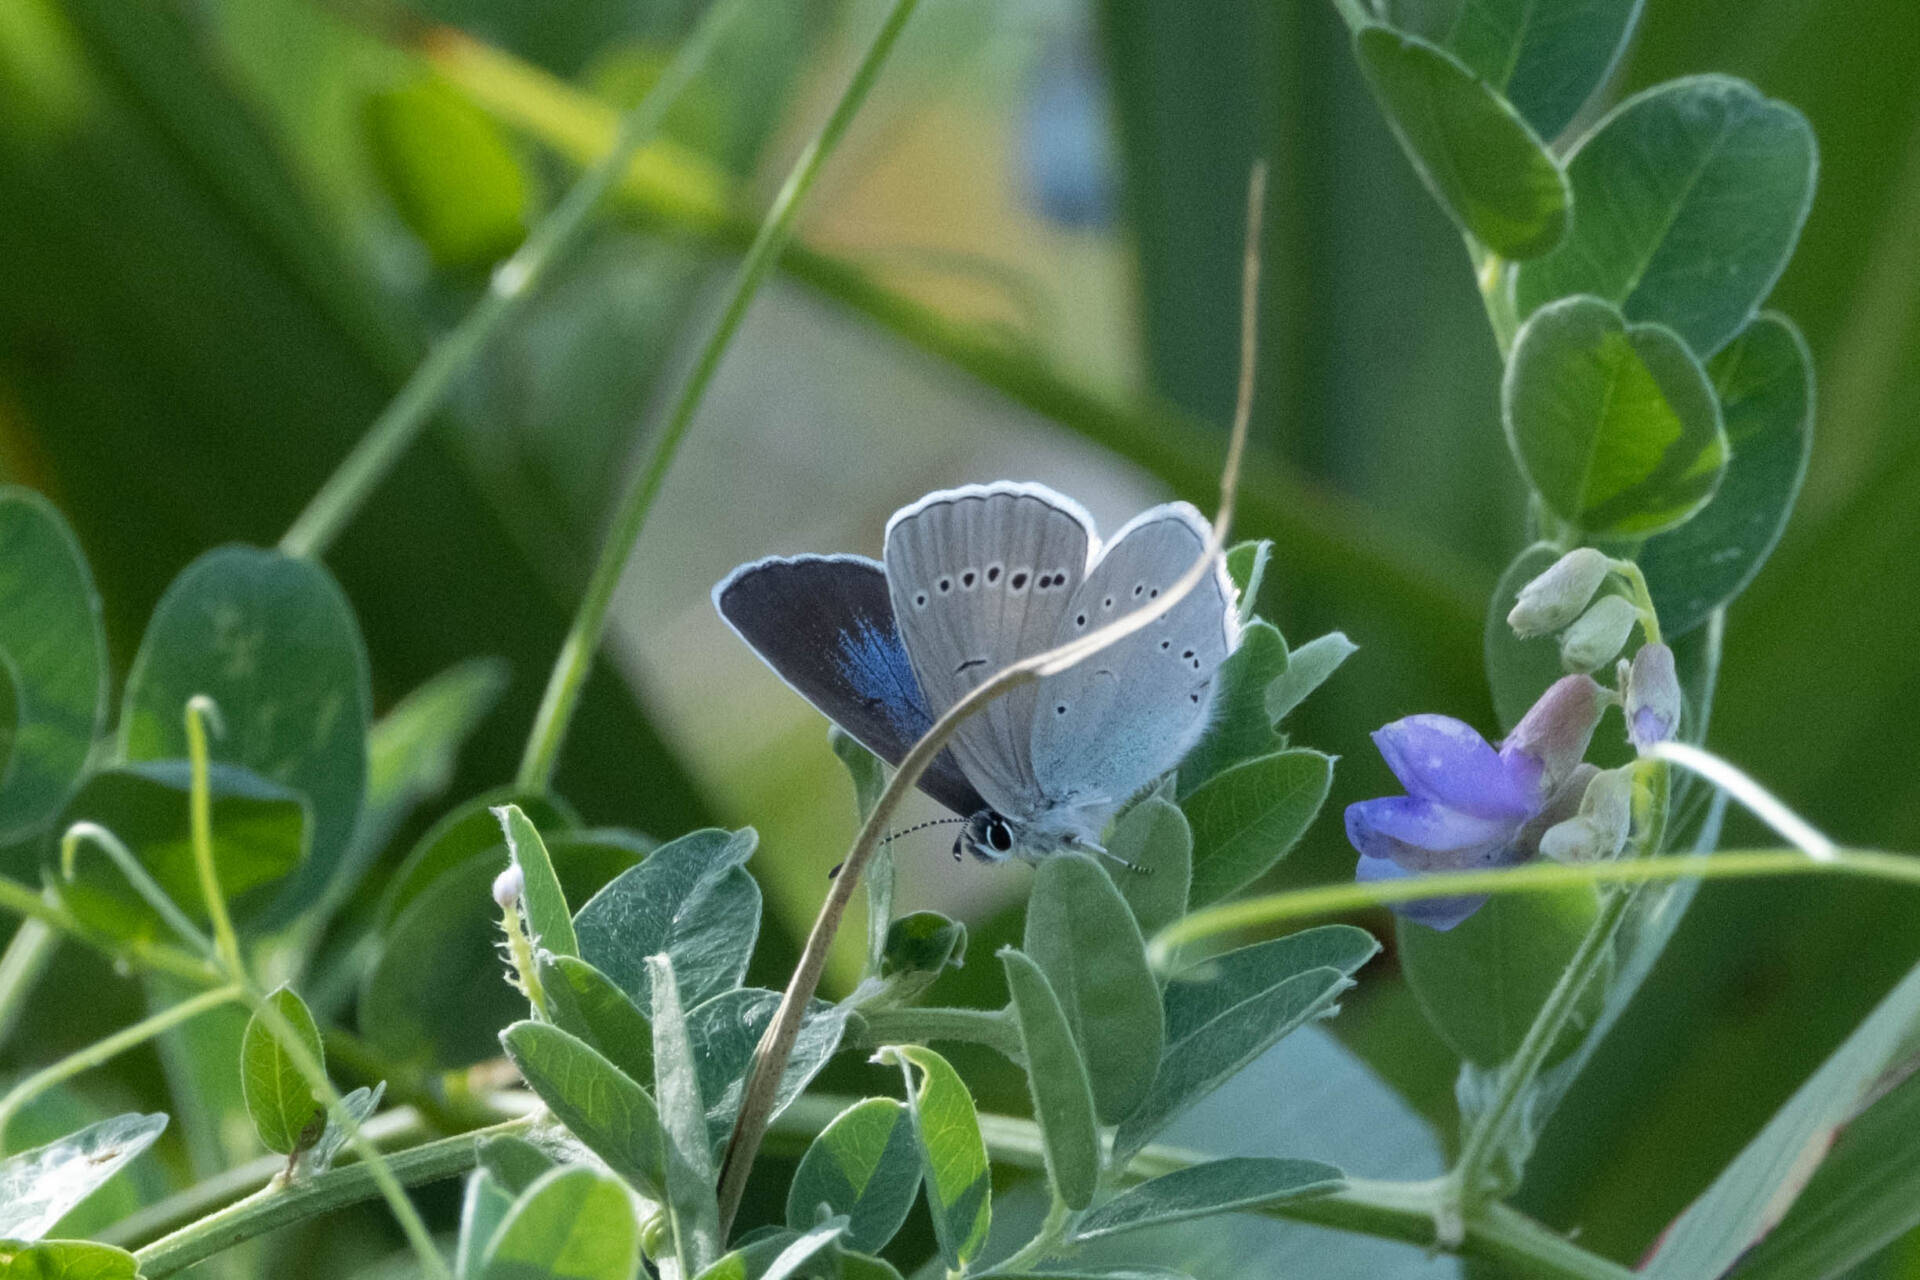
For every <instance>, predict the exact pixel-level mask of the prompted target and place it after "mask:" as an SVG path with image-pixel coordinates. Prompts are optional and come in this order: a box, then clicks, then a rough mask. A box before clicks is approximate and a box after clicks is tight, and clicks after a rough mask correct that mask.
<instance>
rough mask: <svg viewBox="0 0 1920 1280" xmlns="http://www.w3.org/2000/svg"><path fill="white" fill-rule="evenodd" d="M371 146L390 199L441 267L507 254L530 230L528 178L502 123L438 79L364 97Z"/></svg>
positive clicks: (467, 264) (484, 261)
mask: <svg viewBox="0 0 1920 1280" xmlns="http://www.w3.org/2000/svg"><path fill="white" fill-rule="evenodd" d="M365 121H366V137H367V149H368V151H369V153H370V154H371V155H372V157H373V160H374V163H375V166H376V167H377V168H378V170H379V173H380V176H381V178H382V179H383V180H384V181H385V185H386V189H387V194H388V195H389V196H391V197H392V199H393V203H394V206H395V207H396V208H397V209H398V210H399V211H400V216H401V218H403V219H404V220H405V221H406V224H407V226H408V227H410V228H412V230H413V233H414V234H415V235H417V236H419V237H420V239H421V240H422V241H423V242H424V243H425V244H426V246H427V250H428V252H430V253H431V254H432V255H433V260H434V261H435V262H436V263H438V264H439V265H441V266H443V267H477V266H484V265H486V264H487V263H489V262H492V261H493V260H494V259H495V258H499V257H504V256H505V255H506V254H508V253H510V252H512V250H513V248H514V246H516V245H518V244H519V243H520V240H521V237H523V236H524V235H525V234H526V230H527V207H528V192H527V181H526V178H525V176H524V175H523V174H522V172H521V169H520V162H519V160H518V159H517V158H516V157H515V156H514V154H513V149H512V148H511V147H510V146H508V144H507V140H506V139H505V138H504V137H503V136H502V135H501V133H500V130H499V128H498V126H496V125H495V124H494V123H493V121H492V119H490V118H489V117H488V116H487V115H486V114H485V113H484V112H482V111H481V110H480V109H479V108H478V107H476V106H474V105H473V103H472V102H471V101H470V100H469V99H468V98H467V96H466V95H465V94H463V93H461V92H459V91H458V90H457V89H454V88H453V87H452V86H450V85H448V84H446V83H445V82H443V81H441V80H439V79H438V78H422V79H420V80H416V81H414V82H413V83H411V84H405V85H401V86H399V87H398V88H394V89H388V90H385V91H383V92H380V93H375V94H373V95H372V96H370V97H369V98H368V99H367V104H366V112H365Z"/></svg>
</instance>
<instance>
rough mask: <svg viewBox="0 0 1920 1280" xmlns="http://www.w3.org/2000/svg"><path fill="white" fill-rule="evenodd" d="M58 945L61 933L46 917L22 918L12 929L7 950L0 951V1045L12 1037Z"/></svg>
mask: <svg viewBox="0 0 1920 1280" xmlns="http://www.w3.org/2000/svg"><path fill="white" fill-rule="evenodd" d="M59 945H60V935H59V934H57V933H55V932H54V929H53V926H52V925H50V924H48V923H47V922H46V921H44V920H35V919H28V920H22V921H21V922H20V926H19V927H18V928H17V929H15V930H14V931H13V937H12V938H11V939H10V940H9V941H8V942H7V949H6V952H5V953H4V954H0V1044H5V1043H6V1042H7V1041H8V1040H9V1039H11V1038H12V1036H13V1028H14V1025H15V1024H16V1023H17V1022H19V1020H20V1012H21V1010H22V1009H23V1008H25V1007H26V1003H27V998H28V997H29V996H31V995H32V994H33V988H34V984H35V983H37V982H39V981H40V975H41V974H43V973H45V972H46V970H47V961H49V960H51V959H52V958H53V951H54V948H55V947H57V946H59Z"/></svg>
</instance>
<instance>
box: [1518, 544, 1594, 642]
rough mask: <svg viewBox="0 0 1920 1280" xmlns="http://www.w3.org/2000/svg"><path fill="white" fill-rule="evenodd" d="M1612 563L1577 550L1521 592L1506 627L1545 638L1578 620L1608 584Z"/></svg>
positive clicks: (1586, 550) (1591, 551)
mask: <svg viewBox="0 0 1920 1280" xmlns="http://www.w3.org/2000/svg"><path fill="white" fill-rule="evenodd" d="M1612 570H1613V562H1612V561H1611V560H1609V559H1607V557H1606V556H1605V555H1604V554H1602V553H1601V552H1598V551H1595V550H1594V549H1593V548H1592V547H1576V548H1574V549H1573V550H1572V551H1569V552H1567V554H1565V555H1564V556H1561V557H1560V558H1559V559H1558V560H1556V561H1554V562H1553V567H1552V568H1550V569H1548V570H1547V571H1546V572H1545V573H1543V574H1541V575H1540V576H1539V577H1537V578H1535V579H1534V580H1533V581H1532V582H1529V583H1528V584H1527V585H1526V586H1524V587H1522V588H1520V595H1519V598H1518V599H1517V600H1515V602H1514V606H1513V611H1512V612H1510V613H1509V614H1507V625H1508V626H1510V627H1512V628H1513V630H1514V634H1515V635H1518V636H1521V637H1523V638H1524V637H1527V636H1544V635H1546V634H1548V633H1549V632H1554V631H1558V630H1560V628H1562V627H1564V626H1566V625H1568V624H1569V623H1571V622H1572V621H1573V620H1574V619H1575V618H1578V617H1579V616H1580V615H1581V613H1582V612H1584V611H1585V610H1586V607H1587V605H1588V604H1589V603H1591V602H1592V600H1593V593H1594V592H1596V591H1598V590H1599V589H1600V584H1601V583H1603V582H1605V581H1606V580H1607V574H1608V573H1610V572H1612Z"/></svg>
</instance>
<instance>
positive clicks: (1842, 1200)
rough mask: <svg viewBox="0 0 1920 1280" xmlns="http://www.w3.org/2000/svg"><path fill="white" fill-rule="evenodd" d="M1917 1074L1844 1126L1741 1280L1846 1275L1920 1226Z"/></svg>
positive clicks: (1744, 1265) (1737, 1272)
mask: <svg viewBox="0 0 1920 1280" xmlns="http://www.w3.org/2000/svg"><path fill="white" fill-rule="evenodd" d="M1916 1137H1920V1075H1910V1076H1908V1077H1907V1078H1906V1079H1905V1080H1903V1081H1901V1082H1900V1083H1899V1084H1897V1085H1895V1086H1894V1088H1893V1090H1892V1091H1891V1092H1890V1093H1888V1094H1887V1095H1886V1096H1885V1097H1883V1098H1881V1099H1879V1100H1878V1101H1876V1102H1874V1103H1873V1105H1872V1106H1870V1107H1868V1108H1867V1109H1866V1110H1865V1111H1864V1112H1862V1113H1861V1114H1860V1115H1859V1116H1856V1117H1855V1118H1854V1119H1852V1120H1849V1121H1847V1124H1846V1127H1845V1128H1844V1129H1842V1130H1841V1131H1840V1137H1839V1140H1838V1141H1837V1142H1835V1143H1834V1144H1833V1150H1832V1151H1831V1152H1829V1153H1828V1154H1827V1156H1826V1158H1825V1159H1824V1160H1822V1161H1821V1162H1820V1167H1819V1169H1817V1170H1816V1171H1815V1172H1814V1175H1813V1177H1812V1179H1811V1180H1810V1181H1808V1183H1807V1185H1806V1190H1805V1191H1803V1192H1801V1193H1800V1196H1799V1198H1798V1199H1796V1200H1795V1201H1794V1202H1793V1208H1791V1209H1789V1210H1788V1211H1787V1215H1786V1217H1785V1218H1783V1219H1781V1221H1780V1225H1779V1226H1777V1227H1775V1228H1773V1230H1771V1231H1769V1232H1768V1233H1767V1236H1766V1238H1765V1239H1764V1240H1762V1241H1761V1242H1760V1243H1759V1244H1757V1245H1755V1246H1754V1247H1753V1248H1752V1249H1751V1250H1749V1251H1748V1252H1747V1254H1746V1255H1745V1256H1743V1257H1742V1258H1741V1260H1740V1265H1739V1266H1738V1267H1736V1268H1735V1269H1734V1271H1733V1275H1734V1276H1735V1277H1737V1280H1803V1278H1804V1277H1808V1276H1837V1275H1845V1274H1849V1270H1848V1269H1849V1268H1852V1267H1856V1266H1859V1265H1860V1264H1861V1263H1863V1262H1865V1261H1866V1260H1867V1259H1868V1258H1870V1257H1872V1256H1873V1255H1874V1254H1876V1253H1878V1252H1879V1251H1880V1250H1881V1249H1883V1248H1885V1247H1886V1246H1887V1245H1889V1244H1891V1243H1892V1242H1893V1241H1894V1240H1895V1239H1896V1238H1898V1237H1899V1236H1902V1235H1904V1234H1906V1233H1907V1232H1908V1231H1911V1230H1912V1229H1913V1228H1914V1226H1915V1225H1920V1150H1916Z"/></svg>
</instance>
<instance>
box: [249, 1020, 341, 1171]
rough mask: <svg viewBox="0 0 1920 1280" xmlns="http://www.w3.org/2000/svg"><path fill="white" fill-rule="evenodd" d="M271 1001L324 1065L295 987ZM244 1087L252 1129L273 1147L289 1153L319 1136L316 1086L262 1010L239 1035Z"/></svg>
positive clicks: (316, 1031) (322, 1112)
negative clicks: (289, 1052)
mask: <svg viewBox="0 0 1920 1280" xmlns="http://www.w3.org/2000/svg"><path fill="white" fill-rule="evenodd" d="M267 999H269V1000H271V1001H272V1002H273V1007H274V1008H275V1009H278V1010H279V1011H280V1016H281V1017H283V1018H285V1019H286V1020H287V1022H288V1023H289V1024H291V1025H292V1027H293V1029H294V1031H295V1032H296V1033H297V1034H298V1035H299V1037H300V1043H301V1044H303V1045H305V1046H306V1050H307V1052H308V1053H310V1054H312V1055H313V1060H314V1061H315V1062H318V1063H321V1064H322V1065H323V1066H324V1064H325V1063H326V1050H325V1049H323V1048H322V1047H321V1044H320V1028H319V1027H317V1026H315V1025H314V1021H313V1014H312V1013H311V1012H309V1011H308V1009H307V1002H306V1001H304V1000H302V999H301V998H300V997H299V995H298V994H296V993H295V992H294V990H293V988H291V987H281V988H279V989H278V990H276V991H273V992H271V993H269V994H268V996H267ZM240 1088H241V1092H242V1093H243V1094H244V1095H245V1097H246V1100H247V1114H248V1115H250V1116H252V1117H253V1131H254V1132H255V1133H257V1134H259V1135H260V1141H261V1143H262V1144H263V1145H264V1146H265V1147H266V1148H267V1150H269V1151H275V1152H278V1153H279V1154H281V1155H283V1156H284V1155H290V1154H292V1153H293V1152H295V1151H302V1150H305V1149H306V1148H308V1147H310V1146H312V1145H313V1144H314V1143H315V1142H316V1141H317V1140H318V1139H319V1137H320V1133H321V1127H322V1125H323V1124H324V1123H325V1119H326V1109H325V1108H324V1107H323V1106H322V1105H321V1103H320V1101H319V1100H318V1099H316V1098H315V1097H314V1096H313V1086H312V1085H311V1084H309V1083H308V1082H307V1078H306V1077H305V1076H304V1075H302V1074H300V1069H299V1068H298V1067H296V1066H295V1065H294V1064H293V1059H292V1057H290V1056H289V1055H288V1054H287V1051H286V1050H285V1049H283V1048H282V1047H281V1045H280V1041H279V1040H278V1039H276V1038H275V1036H274V1034H273V1029H272V1028H271V1027H269V1026H268V1025H267V1023H266V1020H265V1019H263V1018H262V1017H261V1016H260V1015H259V1014H258V1013H256V1014H254V1015H253V1017H251V1018H249V1019H248V1020H247V1030H246V1033H245V1035H243V1036H242V1037H241V1039H240Z"/></svg>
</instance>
